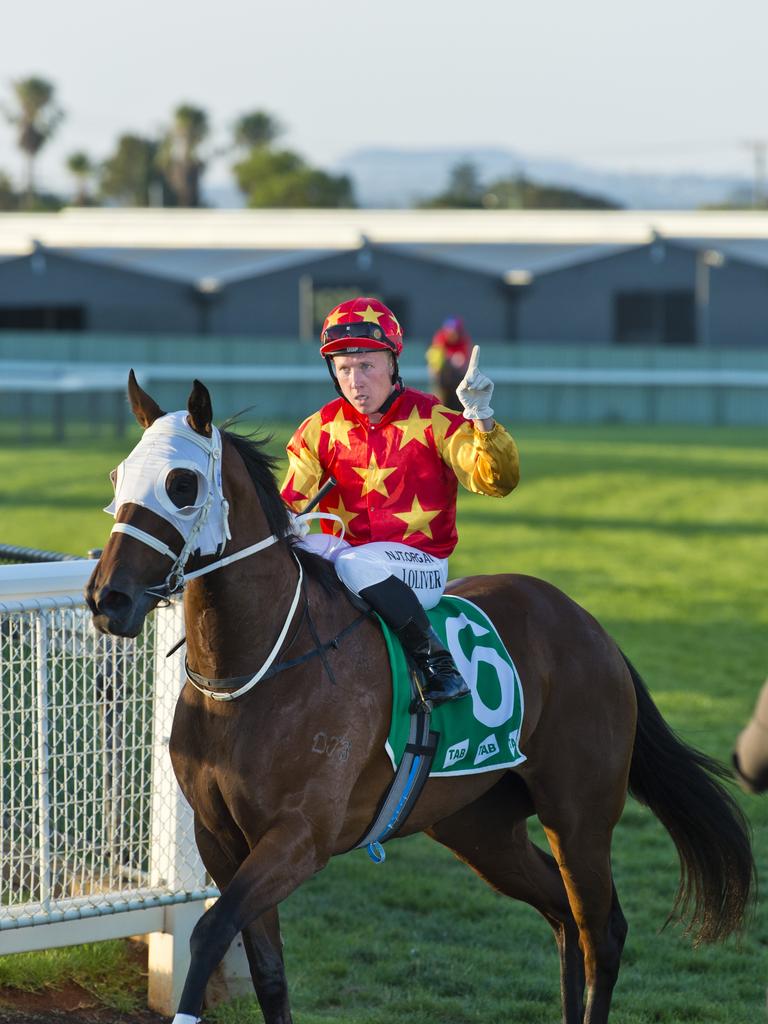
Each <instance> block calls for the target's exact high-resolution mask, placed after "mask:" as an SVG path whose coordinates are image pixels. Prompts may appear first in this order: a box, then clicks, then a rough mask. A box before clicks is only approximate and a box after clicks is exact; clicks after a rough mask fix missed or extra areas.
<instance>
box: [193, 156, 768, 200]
mask: <svg viewBox="0 0 768 1024" xmlns="http://www.w3.org/2000/svg"><path fill="white" fill-rule="evenodd" d="M466 160H469V161H471V162H472V163H473V164H475V166H476V167H477V169H478V171H479V175H480V178H481V180H482V181H483V182H486V183H488V182H491V181H493V180H494V179H497V178H506V177H510V176H511V175H515V174H520V173H523V172H524V173H525V175H526V176H527V177H529V178H531V179H533V180H534V181H536V182H537V183H541V184H546V185H557V186H561V187H565V188H573V189H578V190H579V191H581V192H589V193H591V194H593V195H598V196H602V197H603V198H605V199H608V200H610V201H611V202H614V203H617V204H618V205H619V206H624V207H626V208H627V209H634V210H690V209H695V208H696V207H699V206H702V205H704V204H709V203H718V202H724V201H725V200H728V199H732V198H733V197H734V196H735V195H741V196H742V197H745V198H746V200H747V201H748V197H749V195H750V189H751V182H750V181H749V180H748V179H747V178H738V177H735V176H734V177H727V176H715V175H706V174H699V175H697V174H629V173H622V172H619V171H603V170H599V169H597V168H594V167H587V166H584V165H582V164H576V163H571V162H569V161H566V160H545V159H537V158H534V157H526V156H523V155H522V154H520V153H515V152H514V151H513V150H509V149H495V148H493V147H485V148H482V147H480V148H471V147H467V148H463V149H462V148H459V147H455V148H448V147H447V148H445V149H359V150H355V151H354V152H352V153H350V154H349V155H347V156H345V157H343V158H342V159H341V160H339V161H338V162H337V163H336V164H335V165H334V166H332V167H329V168H326V169H327V170H330V171H332V172H333V173H335V174H349V175H350V176H351V177H352V178H353V180H354V183H355V195H356V197H357V202H358V204H359V205H360V206H366V207H379V208H385V209H386V208H398V207H410V206H413V205H414V203H416V202H418V201H419V200H420V199H426V198H428V197H430V196H433V195H436V194H437V193H438V192H441V191H443V190H444V189H445V188H446V186H447V184H448V177H449V174H450V171H451V168H452V167H455V165H456V164H457V163H460V162H461V161H466ZM203 198H204V201H205V202H206V203H207V204H208V205H209V206H213V207H219V208H229V209H241V208H242V207H243V206H244V205H245V203H244V200H243V196H242V194H241V193H240V192H239V191H238V189H237V187H236V186H235V184H234V182H232V181H227V180H226V179H224V180H217V181H211V182H210V183H209V184H208V183H205V184H204V186H203Z"/></svg>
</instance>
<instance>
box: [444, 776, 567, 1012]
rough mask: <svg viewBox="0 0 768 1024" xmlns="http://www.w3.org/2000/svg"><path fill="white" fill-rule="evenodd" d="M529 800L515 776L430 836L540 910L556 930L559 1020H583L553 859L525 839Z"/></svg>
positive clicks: (494, 883) (560, 883) (508, 892)
mask: <svg viewBox="0 0 768 1024" xmlns="http://www.w3.org/2000/svg"><path fill="white" fill-rule="evenodd" d="M530 810H531V808H530V804H529V800H528V797H527V794H525V791H524V787H523V786H522V783H521V782H520V780H519V779H517V778H516V777H515V776H513V775H507V776H505V777H504V778H503V779H502V780H501V781H500V782H499V783H497V784H496V785H495V786H494V787H493V789H491V790H489V791H488V792H487V793H485V794H484V795H483V796H482V797H480V798H479V799H478V800H476V801H475V802H474V803H472V804H470V805H469V806H468V807H465V808H463V809H462V810H461V811H458V812H457V813H456V814H453V815H452V816H451V817H450V818H444V819H443V820H442V821H440V822H438V824H436V825H434V826H433V827H432V828H431V829H429V830H428V834H429V835H430V836H431V837H432V838H433V839H436V840H437V841H438V842H440V843H442V844H443V845H444V846H447V847H449V848H450V849H451V850H453V851H454V853H455V854H456V855H457V856H458V857H460V858H461V860H463V861H465V863H467V864H469V866H470V867H472V868H474V870H475V871H476V872H477V873H478V874H479V875H480V876H481V877H482V878H484V879H485V881H487V882H488V883H489V884H490V885H492V886H493V888H494V889H496V890H498V891H499V892H501V893H503V894H504V895H505V896H511V897H512V899H516V900H522V901H523V902H524V903H528V904H529V905H530V906H532V907H534V908H535V909H536V910H538V911H539V913H540V914H542V915H543V917H544V918H545V919H546V920H547V921H548V923H549V924H550V926H551V927H552V929H553V931H554V933H555V940H556V942H557V948H558V952H559V954H560V992H561V997H562V1007H563V1024H581V1022H582V1014H583V995H584V961H583V957H582V953H581V950H580V948H579V930H578V928H577V926H576V922H575V921H574V918H573V914H572V913H571V908H570V905H569V902H568V895H567V893H566V891H565V887H564V885H563V880H562V878H561V875H560V872H559V870H558V867H557V864H556V863H555V860H554V859H553V858H552V857H551V856H550V855H549V854H547V853H545V852H544V851H543V850H540V849H539V848H538V847H537V846H535V845H534V844H533V843H532V842H531V841H530V839H529V838H528V832H527V828H526V823H525V818H526V816H527V815H528V814H529V813H530Z"/></svg>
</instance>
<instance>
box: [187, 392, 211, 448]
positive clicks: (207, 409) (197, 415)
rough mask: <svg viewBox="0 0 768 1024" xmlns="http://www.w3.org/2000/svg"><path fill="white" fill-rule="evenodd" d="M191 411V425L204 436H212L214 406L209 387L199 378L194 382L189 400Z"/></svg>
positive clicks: (188, 406)
mask: <svg viewBox="0 0 768 1024" xmlns="http://www.w3.org/2000/svg"><path fill="white" fill-rule="evenodd" d="M187 410H188V412H189V425H190V427H192V429H193V430H194V431H195V433H197V434H202V435H203V437H210V436H211V424H212V423H213V408H212V407H211V396H210V395H209V394H208V388H207V387H206V386H205V384H201V383H200V381H199V380H195V381H193V382H192V391H191V392H190V395H189V400H188V401H187Z"/></svg>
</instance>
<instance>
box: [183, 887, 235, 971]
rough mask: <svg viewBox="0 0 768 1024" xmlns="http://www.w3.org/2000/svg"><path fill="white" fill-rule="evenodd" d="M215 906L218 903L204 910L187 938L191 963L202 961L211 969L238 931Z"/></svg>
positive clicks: (219, 960) (222, 955)
mask: <svg viewBox="0 0 768 1024" xmlns="http://www.w3.org/2000/svg"><path fill="white" fill-rule="evenodd" d="M217 906H218V904H216V903H214V905H213V906H212V907H211V908H210V909H209V910H206V912H205V913H204V914H203V916H202V917H201V918H200V920H199V921H198V922H197V924H196V925H195V927H194V928H193V929H192V934H191V936H190V939H189V951H190V953H191V955H192V961H193V963H195V962H200V961H203V962H205V963H206V964H207V965H208V967H209V968H210V969H211V970H213V968H214V967H215V966H216V965H217V964H218V963H220V962H221V960H223V958H224V954H225V953H226V952H227V950H228V949H229V947H230V944H231V943H232V940H233V939H234V938H235V936H236V935H237V933H238V931H239V929H238V928H237V927H235V926H233V925H232V923H231V922H229V921H227V920H226V918H224V917H223V916H222V915H221V914H217V913H216V908H217Z"/></svg>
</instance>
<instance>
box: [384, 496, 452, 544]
mask: <svg viewBox="0 0 768 1024" xmlns="http://www.w3.org/2000/svg"><path fill="white" fill-rule="evenodd" d="M440 511H441V510H440V509H439V508H436V509H435V511H434V512H427V510H426V509H423V508H422V507H421V505H420V504H419V499H418V498H414V499H413V504H412V505H411V511H410V512H393V513H392V515H393V516H396V517H397V518H398V519H402V520H403V522H404V523H405V525H406V527H407V529H406V531H405V533H404V534H403V540H404V541H405V540H408V538H409V537H410V536H411V534H412V533H423V534H424V536H425V537H431V536H432V529H431V527H430V525H429V524H430V523H431V522H432V520H433V519H434V518H435V516H439V515H440Z"/></svg>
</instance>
